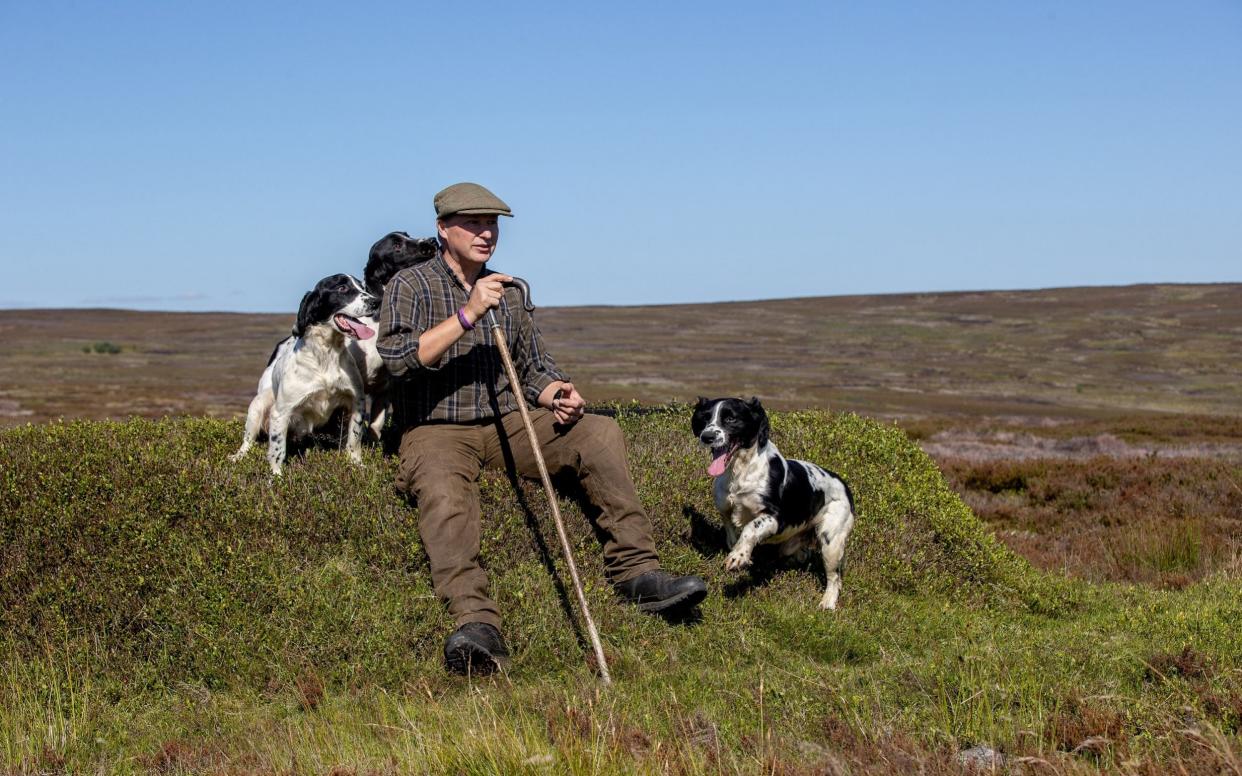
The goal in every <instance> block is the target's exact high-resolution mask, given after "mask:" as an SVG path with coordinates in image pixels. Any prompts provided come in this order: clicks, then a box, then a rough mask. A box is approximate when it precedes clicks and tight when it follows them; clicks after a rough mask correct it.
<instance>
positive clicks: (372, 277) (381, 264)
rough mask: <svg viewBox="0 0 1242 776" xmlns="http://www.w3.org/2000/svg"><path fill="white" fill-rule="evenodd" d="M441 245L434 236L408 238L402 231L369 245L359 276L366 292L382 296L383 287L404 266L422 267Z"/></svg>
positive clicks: (392, 233)
mask: <svg viewBox="0 0 1242 776" xmlns="http://www.w3.org/2000/svg"><path fill="white" fill-rule="evenodd" d="M439 251H440V243H439V242H437V241H436V238H434V237H410V236H409V235H408V234H406V233H405V232H389V233H388V234H386V235H384V236H383V237H381V238H379V240H377V241H376V243H375V244H374V245H372V246H371V253H370V255H369V256H367V268H366V270H365V271H364V272H363V273H362V277H363V278H364V279H365V280H366V282H367V290H368V291H370V292H371V293H372V294H375V295H376V296H379V297H382V296H383V295H384V286H386V285H388V281H389V280H392V276H393V275H395V274H397V273H398V272H399V271H401V270H403V269H405V268H406V267H412V266H413V265H415V264H421V263H422V262H424V261H427V260H428V259H432V258H435V256H436V254H437V253H438V252H439Z"/></svg>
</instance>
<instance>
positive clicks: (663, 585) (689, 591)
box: [616, 569, 707, 612]
mask: <svg viewBox="0 0 1242 776" xmlns="http://www.w3.org/2000/svg"><path fill="white" fill-rule="evenodd" d="M616 587H617V591H618V592H619V593H621V595H623V596H625V597H626V598H627V599H629V601H630V603H632V604H634V605H635V606H637V607H638V608H639V609H641V610H642V611H644V612H666V611H670V610H674V609H689V608H690V607H692V606H694V605H695V604H697V603H698V602H699V601H702V600H703V599H704V598H706V597H707V583H706V582H704V581H703V580H702V579H701V578H700V577H696V576H694V575H692V574H688V575H686V576H684V577H679V576H677V575H676V574H670V573H669V572H667V571H665V570H664V569H656V570H655V571H648V572H646V573H644V574H639V575H638V576H636V577H634V578H633V579H630V580H626V581H625V582H618V583H617V586H616Z"/></svg>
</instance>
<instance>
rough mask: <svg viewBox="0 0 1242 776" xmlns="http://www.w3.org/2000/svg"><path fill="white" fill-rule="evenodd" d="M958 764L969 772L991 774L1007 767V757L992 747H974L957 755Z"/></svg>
mask: <svg viewBox="0 0 1242 776" xmlns="http://www.w3.org/2000/svg"><path fill="white" fill-rule="evenodd" d="M957 764H958V765H960V766H962V768H964V769H965V770H966V771H968V772H974V773H991V772H993V771H998V770H1000V769H1001V768H1002V767H1004V765H1005V755H1003V754H1001V753H1000V752H998V751H996V750H995V749H993V748H992V747H990V746H972V747H971V748H969V749H963V750H962V751H960V752H958V753H957Z"/></svg>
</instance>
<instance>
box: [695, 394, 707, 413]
mask: <svg viewBox="0 0 1242 776" xmlns="http://www.w3.org/2000/svg"><path fill="white" fill-rule="evenodd" d="M707 404H708V401H707V397H705V396H700V397H699V398H698V400H697V401H695V403H694V408H695V409H696V410H701V409H703V408H704V407H706V406H707Z"/></svg>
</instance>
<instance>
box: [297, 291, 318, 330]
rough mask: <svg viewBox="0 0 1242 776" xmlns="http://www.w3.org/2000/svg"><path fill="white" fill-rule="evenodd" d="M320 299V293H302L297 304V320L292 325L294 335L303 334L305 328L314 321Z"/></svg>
mask: <svg viewBox="0 0 1242 776" xmlns="http://www.w3.org/2000/svg"><path fill="white" fill-rule="evenodd" d="M320 299H322V295H321V294H316V293H315V292H314V291H307V292H306V293H305V294H303V295H302V303H301V304H300V305H298V322H297V324H295V325H294V327H293V334H294V336H296V337H301V336H304V335H305V334H306V330H307V329H309V328H310V327H311V324H313V323H314V322H315V319H316V317H317V313H318V308H319V301H320Z"/></svg>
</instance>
